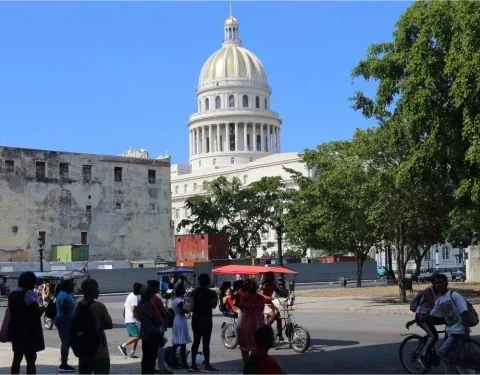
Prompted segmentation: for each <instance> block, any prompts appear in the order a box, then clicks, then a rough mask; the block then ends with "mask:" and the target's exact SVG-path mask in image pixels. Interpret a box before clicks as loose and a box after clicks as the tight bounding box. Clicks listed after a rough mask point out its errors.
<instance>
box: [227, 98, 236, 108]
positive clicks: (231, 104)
mask: <svg viewBox="0 0 480 375" xmlns="http://www.w3.org/2000/svg"><path fill="white" fill-rule="evenodd" d="M233 107H235V97H234V96H233V95H229V96H228V108H233Z"/></svg>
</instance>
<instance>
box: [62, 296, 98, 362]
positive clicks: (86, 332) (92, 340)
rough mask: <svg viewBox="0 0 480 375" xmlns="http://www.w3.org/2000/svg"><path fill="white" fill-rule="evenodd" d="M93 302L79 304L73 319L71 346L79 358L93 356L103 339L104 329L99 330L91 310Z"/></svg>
mask: <svg viewBox="0 0 480 375" xmlns="http://www.w3.org/2000/svg"><path fill="white" fill-rule="evenodd" d="M92 303H93V302H89V303H88V304H87V305H85V304H84V303H79V304H77V313H76V314H75V316H74V317H73V319H72V325H71V328H70V346H71V347H72V351H73V354H75V356H76V357H78V358H88V357H92V356H93V355H94V354H95V353H96V352H97V350H98V348H99V347H100V342H101V340H102V334H101V333H102V331H101V330H97V326H96V323H95V317H94V316H93V313H92V311H91V310H90V306H91V305H92Z"/></svg>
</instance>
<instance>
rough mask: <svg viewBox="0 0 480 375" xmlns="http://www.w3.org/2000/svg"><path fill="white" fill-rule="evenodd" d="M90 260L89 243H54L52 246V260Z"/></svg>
mask: <svg viewBox="0 0 480 375" xmlns="http://www.w3.org/2000/svg"><path fill="white" fill-rule="evenodd" d="M86 260H89V246H88V245H75V244H69V245H52V247H51V248H50V261H51V262H83V261H86Z"/></svg>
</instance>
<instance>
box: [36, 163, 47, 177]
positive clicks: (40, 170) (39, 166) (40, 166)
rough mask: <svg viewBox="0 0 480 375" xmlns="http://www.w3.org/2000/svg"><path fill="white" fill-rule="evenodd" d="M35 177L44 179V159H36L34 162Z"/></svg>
mask: <svg viewBox="0 0 480 375" xmlns="http://www.w3.org/2000/svg"><path fill="white" fill-rule="evenodd" d="M35 177H36V178H37V180H44V179H45V162H44V161H37V162H36V163H35Z"/></svg>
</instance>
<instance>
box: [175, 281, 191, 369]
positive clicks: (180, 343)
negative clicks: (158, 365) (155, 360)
mask: <svg viewBox="0 0 480 375" xmlns="http://www.w3.org/2000/svg"><path fill="white" fill-rule="evenodd" d="M184 296H185V287H184V286H183V285H182V284H177V286H176V288H175V299H174V300H173V301H172V307H173V312H174V313H175V316H174V318H173V328H172V344H173V348H172V349H173V350H172V352H173V353H174V355H175V357H176V354H177V349H178V347H180V356H181V359H182V363H181V365H180V366H179V367H180V368H183V369H188V364H187V344H189V343H191V342H192V339H191V338H190V333H189V332H188V320H187V317H186V316H185V314H186V311H185V310H184V309H183V297H184ZM175 357H174V358H175Z"/></svg>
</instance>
